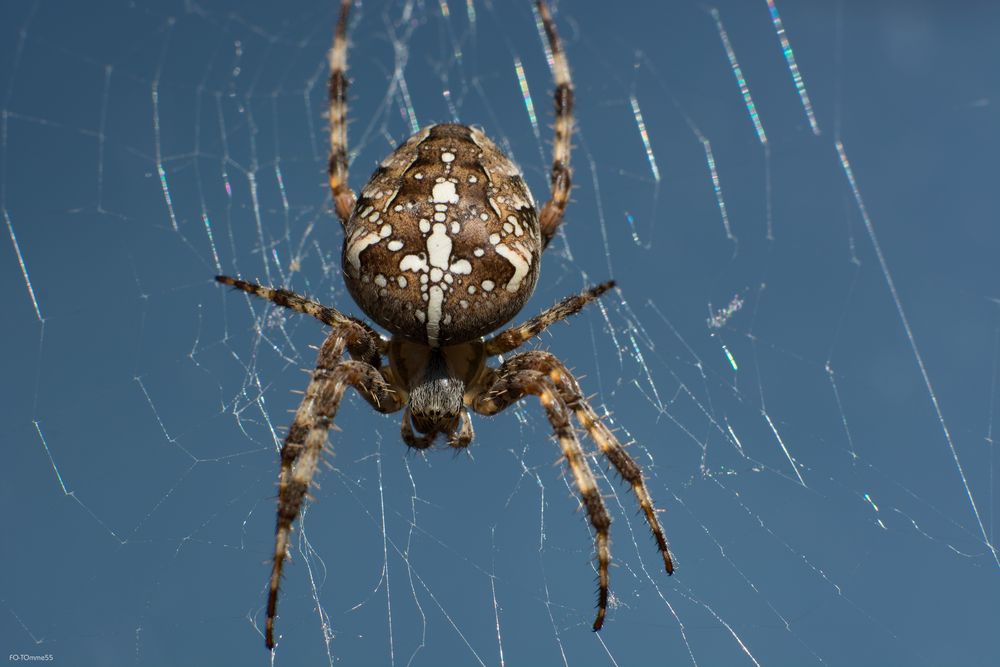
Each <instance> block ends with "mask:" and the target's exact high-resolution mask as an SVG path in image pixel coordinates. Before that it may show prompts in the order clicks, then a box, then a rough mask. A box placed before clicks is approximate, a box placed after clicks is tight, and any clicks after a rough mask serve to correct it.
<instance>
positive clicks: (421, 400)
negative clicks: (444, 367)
mask: <svg viewBox="0 0 1000 667" xmlns="http://www.w3.org/2000/svg"><path fill="white" fill-rule="evenodd" d="M464 393H465V383H464V382H462V381H461V380H459V379H458V378H454V377H448V376H447V375H438V376H432V377H426V378H425V379H424V381H423V382H421V383H420V384H418V385H417V386H416V387H414V388H413V390H412V391H411V392H410V415H411V417H412V419H413V426H414V427H415V428H416V429H417V430H418V431H420V432H421V433H449V432H451V431H452V430H454V428H455V424H456V423H457V422H458V416H459V413H460V412H461V411H462V395H463V394H464Z"/></svg>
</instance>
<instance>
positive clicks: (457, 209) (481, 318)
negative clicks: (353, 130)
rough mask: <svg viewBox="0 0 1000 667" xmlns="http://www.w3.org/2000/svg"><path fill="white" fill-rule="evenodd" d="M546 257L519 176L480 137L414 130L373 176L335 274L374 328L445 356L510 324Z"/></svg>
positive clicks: (469, 131)
mask: <svg viewBox="0 0 1000 667" xmlns="http://www.w3.org/2000/svg"><path fill="white" fill-rule="evenodd" d="M541 252H542V245H541V235H540V233H539V226H538V214H537V212H536V211H535V203H534V200H533V198H532V196H531V192H530V191H529V190H528V186H527V184H526V183H525V182H524V178H523V177H522V176H521V173H520V170H519V169H518V168H517V167H516V166H515V165H514V163H513V162H511V160H510V159H509V158H508V157H507V156H506V155H504V154H503V152H501V151H500V149H499V148H498V147H497V146H496V144H494V143H493V142H492V141H490V140H489V139H488V138H487V137H486V136H485V135H484V134H483V133H482V132H480V131H479V130H476V129H473V128H469V127H466V126H464V125H453V124H445V125H432V126H430V127H426V128H424V129H422V130H420V131H419V132H417V133H416V134H414V135H413V136H412V137H410V138H409V139H407V140H406V141H405V142H404V143H403V144H402V145H401V146H400V147H399V148H397V149H396V150H395V151H393V153H392V154H391V155H389V157H388V158H386V159H385V160H384V161H383V162H382V164H381V165H380V166H379V168H378V169H376V170H375V173H374V174H373V175H372V177H371V179H370V180H369V181H368V184H367V185H366V186H365V187H364V189H363V190H362V192H361V196H360V197H359V198H358V201H357V204H356V206H355V208H354V212H353V213H352V214H351V218H350V220H349V221H348V223H347V227H346V230H345V237H344V249H343V257H342V264H343V268H344V275H345V282H346V283H347V288H348V290H349V291H350V293H351V296H353V297H354V300H355V301H356V302H357V303H358V305H359V306H360V307H361V309H362V310H363V311H364V312H365V313H366V314H367V315H368V316H369V317H371V318H372V319H374V320H375V321H376V322H378V323H379V324H380V325H382V326H383V327H385V328H386V329H388V330H389V331H391V332H392V333H393V334H396V335H399V336H402V337H404V338H407V339H409V340H412V341H415V342H420V343H424V344H427V345H430V346H431V347H440V346H444V345H454V344H457V343H462V342H465V341H469V340H474V339H476V338H479V337H481V336H483V335H485V334H487V333H489V332H491V331H493V330H495V329H496V328H497V327H499V326H501V325H502V324H504V323H505V322H507V321H509V320H510V319H511V318H512V317H514V315H516V314H517V312H518V311H519V310H521V308H522V307H523V306H524V304H525V302H527V300H528V298H529V297H530V296H531V293H532V291H533V290H534V288H535V283H536V282H537V280H538V268H539V258H540V256H541Z"/></svg>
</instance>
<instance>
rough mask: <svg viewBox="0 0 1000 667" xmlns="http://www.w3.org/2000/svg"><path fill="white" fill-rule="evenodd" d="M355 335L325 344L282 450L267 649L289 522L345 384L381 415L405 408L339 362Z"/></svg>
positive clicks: (334, 335)
mask: <svg viewBox="0 0 1000 667" xmlns="http://www.w3.org/2000/svg"><path fill="white" fill-rule="evenodd" d="M348 324H351V323H348ZM356 335H357V331H356V330H354V329H352V328H351V327H350V326H343V325H338V326H335V327H334V330H333V331H332V332H331V333H330V335H329V336H327V339H326V340H325V341H324V342H323V345H322V346H321V347H320V351H319V356H318V358H317V360H316V370H314V371H313V373H312V378H311V380H310V381H309V386H308V387H307V388H306V392H305V395H304V396H303V397H302V402H301V403H300V404H299V407H298V410H296V412H295V419H294V421H292V425H291V426H290V427H289V429H288V435H287V436H286V437H285V442H284V445H283V446H282V448H281V473H280V474H279V476H278V516H277V526H276V529H275V536H274V563H273V565H272V568H271V581H270V590H269V592H268V596H267V623H266V628H265V637H264V638H265V643H266V644H267V647H268V648H269V649H273V648H274V618H275V615H276V613H277V606H278V588H279V586H280V584H281V570H282V566H283V565H284V562H285V557H286V554H287V551H288V541H289V537H290V535H291V531H292V523H293V522H294V521H295V519H296V518H297V517H298V516H299V512H300V511H301V509H302V503H303V501H304V500H305V497H306V494H307V493H308V491H309V485H310V484H311V483H312V480H313V476H314V475H315V474H316V467H317V465H318V463H319V460H320V455H321V453H322V451H323V448H324V446H325V445H326V442H327V431H328V430H329V429H330V427H331V426H332V425H333V419H334V416H335V415H336V414H337V408H338V407H339V406H340V400H341V398H342V397H343V395H344V391H345V390H346V389H347V387H348V386H353V387H354V388H355V389H357V391H358V393H360V394H361V395H362V396H363V397H364V399H365V400H366V401H368V403H369V404H371V406H372V407H373V408H375V409H376V410H378V411H379V412H395V411H396V410H399V409H400V408H401V407H403V406H402V401H401V399H400V395H399V394H398V393H397V392H396V391H395V390H394V389H393V388H392V387H391V386H390V385H389V384H387V383H386V381H385V379H384V378H383V377H382V375H381V374H380V373H379V372H378V370H377V369H376V368H375V367H373V366H370V365H369V364H366V363H364V362H362V361H355V360H347V361H341V357H342V356H343V353H344V349H345V348H346V347H348V346H349V345H350V344H351V340H352V338H355V337H356Z"/></svg>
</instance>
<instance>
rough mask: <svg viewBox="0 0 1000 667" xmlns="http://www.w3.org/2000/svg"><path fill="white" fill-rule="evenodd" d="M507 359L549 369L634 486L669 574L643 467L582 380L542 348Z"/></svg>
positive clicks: (603, 450)
mask: <svg viewBox="0 0 1000 667" xmlns="http://www.w3.org/2000/svg"><path fill="white" fill-rule="evenodd" d="M507 363H508V364H510V366H511V367H512V368H516V369H519V370H521V369H531V370H534V371H537V372H540V373H545V374H546V375H547V376H548V377H549V378H550V379H551V380H552V382H554V383H555V385H556V386H557V387H559V389H560V394H561V396H562V398H563V400H564V401H565V402H566V405H567V406H568V407H569V408H570V409H571V410H573V412H574V414H575V415H576V419H577V421H578V422H580V424H581V425H582V426H583V427H584V428H585V429H587V433H588V434H589V435H590V437H591V439H593V441H594V442H595V443H597V446H598V447H599V448H600V450H601V453H603V454H604V456H605V457H606V458H607V459H608V460H609V461H610V462H611V465H613V466H614V467H615V470H617V471H618V474H620V475H621V476H622V479H624V480H625V481H626V482H627V483H628V484H629V486H631V487H632V492H633V493H634V494H635V497H636V500H638V501H639V506H640V507H641V508H642V512H643V514H644V515H645V517H646V523H647V524H649V530H650V532H651V533H652V534H653V539H655V540H656V546H657V548H658V549H659V551H660V555H661V556H662V557H663V567H664V569H665V570H666V571H667V574H673V573H674V562H673V558H672V557H671V555H670V546H669V545H668V544H667V538H666V536H665V534H664V532H663V527H662V526H661V525H660V520H659V518H658V517H657V510H656V507H655V506H654V505H653V499H652V497H651V496H650V494H649V489H648V488H647V487H646V482H645V480H644V479H643V476H642V468H640V467H639V464H638V463H636V462H635V459H633V458H632V457H631V456H630V455H629V453H628V451H626V449H625V447H624V446H622V444H621V442H620V441H619V440H618V438H616V437H615V434H614V433H612V431H611V429H609V428H608V426H607V424H605V423H604V420H603V419H601V418H600V417H599V416H598V415H597V413H596V412H595V411H594V408H593V407H592V406H591V405H590V403H589V402H588V401H587V399H585V398H584V396H583V392H582V391H581V390H580V385H579V383H577V381H576V378H575V377H573V374H572V373H570V371H569V369H568V368H566V365H565V364H563V363H562V362H561V361H560V360H559V359H558V358H556V356H555V355H553V354H550V353H548V352H543V351H541V350H535V351H531V352H524V353H522V354H519V355H517V356H515V357H511V359H510V360H509V361H508V362H507Z"/></svg>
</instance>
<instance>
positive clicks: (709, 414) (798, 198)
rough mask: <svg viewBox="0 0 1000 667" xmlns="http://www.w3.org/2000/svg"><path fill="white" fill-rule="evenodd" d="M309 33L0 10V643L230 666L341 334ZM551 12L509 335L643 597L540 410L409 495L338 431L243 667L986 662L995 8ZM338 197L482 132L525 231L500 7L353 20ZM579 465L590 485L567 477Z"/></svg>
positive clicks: (397, 470) (319, 51)
mask: <svg viewBox="0 0 1000 667" xmlns="http://www.w3.org/2000/svg"><path fill="white" fill-rule="evenodd" d="M335 4H336V3H334V2H290V3H289V2H286V3H279V4H278V5H275V4H274V3H236V2H224V1H219V2H215V1H212V2H166V3H163V2H161V3H153V4H146V3H129V2H123V1H121V0H109V1H107V2H103V3H68V2H62V3H41V2H33V3H7V4H5V5H4V7H3V9H2V10H0V11H2V15H3V20H2V21H0V25H2V26H3V27H2V28H0V30H2V34H3V39H2V40H0V43H2V44H3V45H4V46H3V47H2V48H3V57H2V59H0V95H2V102H0V114H2V115H0V213H2V217H3V225H4V230H5V232H6V234H7V236H8V237H9V241H10V243H8V244H5V245H4V249H3V250H2V251H0V252H2V253H3V260H2V264H3V267H4V271H3V279H4V287H5V294H6V303H7V307H6V312H7V317H6V325H5V327H4V331H5V333H4V338H3V340H4V350H3V359H4V363H3V373H2V376H3V378H4V381H3V400H2V401H0V411H2V414H3V417H4V418H3V423H4V424H6V430H5V438H4V441H5V442H6V443H7V446H6V448H5V451H6V452H7V453H8V455H12V456H13V460H10V459H8V462H7V464H6V465H5V466H4V467H3V473H2V485H0V489H2V494H3V499H4V501H5V506H6V507H7V508H8V514H9V516H10V520H11V522H12V526H11V527H10V528H9V530H8V541H7V547H6V548H5V549H4V552H5V553H4V569H5V572H6V573H7V576H6V577H5V578H4V584H3V586H2V593H0V602H2V606H3V612H4V613H3V617H2V620H0V632H2V634H0V637H2V638H3V647H4V648H6V649H8V650H9V652H10V653H11V654H18V655H33V656H43V655H46V654H48V655H52V656H53V657H54V659H55V660H59V661H64V662H66V663H68V664H79V665H89V664H142V665H147V664H148V665H162V664H175V663H183V664H190V663H191V662H192V661H193V662H195V663H199V664H253V663H252V662H251V661H256V662H258V663H263V662H265V661H267V660H268V659H269V657H268V655H267V653H266V652H265V650H264V648H263V638H262V637H261V635H260V633H261V632H262V628H263V616H264V612H263V604H264V600H265V587H266V579H267V574H268V564H267V561H268V558H269V555H270V551H271V549H272V540H273V521H274V488H275V487H274V482H275V476H276V472H277V456H276V452H277V449H278V447H279V446H280V441H281V437H282V435H283V429H284V427H285V426H287V424H288V423H289V420H290V415H289V414H288V413H287V411H288V410H289V409H291V408H293V407H294V406H295V404H296V403H297V400H298V397H297V396H296V395H293V394H291V393H290V392H291V391H294V390H301V389H303V388H304V386H305V382H306V377H305V375H303V374H302V373H301V372H300V369H302V368H308V367H310V366H311V365H312V363H313V359H314V354H315V352H314V351H313V350H312V349H311V346H315V345H318V344H319V343H320V342H321V341H322V338H323V334H324V332H323V330H322V329H321V328H320V327H319V326H318V325H317V324H316V323H315V322H314V321H311V320H309V319H307V318H304V317H298V316H294V315H289V314H287V313H284V312H281V311H279V310H275V309H273V308H269V307H267V306H266V304H263V303H260V302H251V301H248V300H247V299H245V298H243V297H242V296H241V295H238V294H234V293H229V292H226V291H225V290H222V289H220V288H219V287H218V286H217V285H215V284H214V283H213V282H212V281H211V276H212V275H214V274H216V273H223V272H224V273H229V274H240V275H242V276H243V277H246V278H248V279H252V280H259V281H261V282H264V283H267V284H272V285H282V286H287V287H289V288H291V289H295V290H297V291H300V292H304V293H307V294H310V295H312V296H315V297H316V298H318V299H320V300H322V301H324V302H329V303H332V304H336V305H338V306H340V307H341V308H343V309H345V310H347V311H348V312H355V313H356V312H357V310H356V308H354V306H353V304H352V303H351V302H350V299H349V297H348V296H347V293H346V291H345V289H344V286H343V283H342V281H341V279H340V276H339V273H340V267H339V252H340V244H341V241H342V236H341V231H340V228H339V225H338V224H337V223H336V220H335V218H334V217H333V216H332V214H331V213H330V211H329V197H328V193H327V190H326V187H325V174H324V167H325V161H326V135H325V121H324V120H323V118H322V114H323V111H324V108H325V77H326V71H327V70H326V64H325V58H324V54H325V51H326V49H327V48H328V45H329V40H330V35H331V31H332V26H333V23H334V20H335V10H336V8H335V6H334V5H335ZM653 5H654V3H641V4H640V3H635V2H633V3H629V4H626V5H625V6H623V7H619V6H618V5H608V4H606V3H582V2H577V3H571V2H561V3H559V5H558V6H557V7H556V10H557V11H556V20H557V22H558V26H559V29H560V31H561V32H562V36H563V39H564V41H565V42H566V46H567V50H568V54H569V57H570V63H571V66H572V67H573V71H574V79H575V83H576V88H577V94H578V104H577V118H578V124H579V129H580V131H579V134H578V135H577V138H576V150H575V152H574V165H575V181H576V184H577V187H576V188H575V189H574V192H573V195H574V200H573V202H572V204H571V206H570V209H569V213H568V220H567V223H566V225H565V227H564V230H563V231H564V233H562V234H560V236H559V237H558V238H557V239H556V240H555V241H554V243H553V247H552V249H550V251H549V252H548V253H547V255H546V258H545V263H544V268H543V277H542V280H541V282H540V285H539V288H538V290H537V292H536V294H535V296H534V297H533V299H532V301H531V302H530V303H529V305H528V306H527V307H526V309H525V311H524V312H523V313H522V315H523V316H528V315H530V314H533V313H535V312H537V311H538V310H540V309H541V308H543V307H545V306H547V305H549V304H550V303H551V302H553V301H554V300H556V299H557V298H560V297H562V296H565V295H567V294H570V293H574V292H576V291H579V290H580V289H581V288H582V287H584V286H586V285H589V284H593V283H595V282H598V281H601V280H604V279H606V278H608V277H614V278H615V279H616V280H618V283H619V286H620V290H618V291H616V292H615V293H614V294H613V295H611V296H610V298H605V299H604V300H603V301H602V302H601V304H600V305H599V306H598V307H592V308H590V310H589V311H588V312H585V313H583V314H581V315H579V316H577V317H576V318H574V319H573V321H572V322H571V323H570V324H569V328H567V327H566V326H559V327H557V328H556V329H555V330H554V331H553V332H552V333H551V335H547V336H545V337H544V338H543V339H542V340H541V341H539V342H538V343H537V344H538V345H540V346H542V347H545V348H547V349H551V350H552V351H553V352H555V353H556V354H558V355H559V356H560V357H561V358H563V359H565V360H566V362H567V363H568V364H569V365H570V366H571V367H573V368H575V370H576V371H577V373H578V374H579V375H580V376H582V384H583V386H584V388H585V389H586V390H587V391H590V392H593V393H594V401H595V403H597V404H598V405H600V406H602V407H601V410H602V411H603V410H604V409H605V408H606V409H607V411H608V412H609V413H610V414H611V417H610V420H611V421H612V423H613V425H614V426H615V428H617V429H618V430H619V433H620V435H621V437H622V438H623V440H628V441H633V440H634V443H635V444H633V445H631V452H632V454H633V455H634V456H635V457H636V458H637V459H638V460H639V462H640V464H641V465H642V466H643V468H644V470H645V472H646V475H647V479H648V481H649V484H650V488H651V491H652V494H653V497H654V499H655V500H656V502H657V504H658V506H659V507H661V508H663V509H665V510H666V512H665V513H664V514H663V521H664V526H665V529H666V531H667V534H668V537H669V539H670V540H671V544H672V547H673V549H674V551H675V554H676V561H677V573H676V574H675V575H674V576H673V577H667V576H666V575H665V574H664V573H663V572H662V571H661V569H660V568H661V567H662V566H661V565H660V564H659V557H658V555H657V553H656V550H655V545H654V544H653V543H652V541H651V540H650V539H649V537H648V534H647V530H646V527H645V525H644V522H643V520H642V517H641V515H639V514H637V513H636V504H635V502H634V499H633V497H632V495H631V493H630V492H629V491H628V489H627V488H625V487H623V486H622V485H621V484H620V483H619V481H618V480H617V478H616V477H615V475H614V474H612V473H609V472H608V471H607V466H606V465H605V463H604V462H603V461H602V460H600V459H599V458H596V457H595V459H594V461H593V463H594V465H595V468H596V469H598V470H599V471H600V472H599V481H600V484H601V487H602V492H603V493H604V494H605V497H606V499H607V502H608V505H609V508H610V510H611V512H612V515H613V519H614V525H613V527H612V555H613V558H614V565H615V567H614V568H613V569H612V572H611V575H612V592H613V599H612V605H611V609H610V612H609V617H608V622H607V624H606V625H605V629H604V631H603V632H602V633H600V634H594V633H592V632H590V630H589V626H590V623H591V622H592V618H593V609H592V605H593V601H594V595H593V589H594V585H595V570H594V567H593V562H592V549H593V547H592V536H591V535H589V534H588V528H587V523H586V521H585V518H584V515H583V513H582V512H580V511H578V502H577V500H576V497H575V494H574V492H573V488H572V485H571V483H570V481H569V479H568V478H567V477H566V476H565V475H564V474H563V473H562V468H561V467H560V465H558V461H557V456H558V448H557V447H556V446H555V445H554V443H553V442H551V439H550V434H549V430H548V426H547V424H546V421H545V419H544V418H543V417H542V415H541V412H540V410H539V409H538V407H537V405H536V404H535V403H534V402H526V403H525V404H524V405H523V406H521V407H519V408H517V409H513V410H510V411H508V412H507V413H504V414H503V415H501V416H499V417H497V418H495V419H491V420H486V419H477V420H476V421H475V426H476V430H477V439H476V442H475V443H474V444H473V447H472V448H471V450H470V451H469V452H468V454H462V455H458V456H456V455H453V454H452V453H450V452H442V451H432V452H430V453H428V454H427V455H420V454H414V453H412V452H410V451H407V449H406V448H405V447H404V446H403V445H402V444H401V442H400V440H399V436H398V415H397V416H392V417H389V418H383V417H381V416H377V415H375V414H373V413H372V411H371V410H370V409H369V408H368V407H367V406H366V405H365V404H364V403H363V401H360V400H358V399H357V397H355V396H352V395H350V394H349V395H348V398H347V399H345V401H344V405H343V406H342V409H341V411H340V414H339V416H338V418H337V425H338V427H339V429H340V430H338V431H336V432H334V433H332V436H331V442H332V448H333V451H334V453H333V454H332V455H331V456H329V457H328V458H327V462H328V463H329V466H328V468H327V469H325V470H324V471H323V472H322V473H321V476H320V480H319V481H320V484H321V487H320V488H319V489H318V490H317V491H316V494H315V495H316V498H317V502H315V503H314V504H312V505H311V506H310V507H309V508H308V510H307V511H306V512H305V514H304V515H303V517H302V520H301V524H300V525H301V530H298V531H297V532H296V533H295V541H294V545H293V557H292V561H291V564H290V566H289V567H288V576H287V578H286V580H285V584H284V589H283V594H282V598H281V604H280V616H279V619H278V631H279V634H280V635H281V639H280V642H279V646H278V649H277V651H276V652H275V654H274V657H273V662H274V663H275V664H324V663H329V664H333V663H335V662H339V663H343V664H358V663H365V664H392V665H429V664H491V665H496V664H500V665H507V664H509V665H518V664H566V665H591V664H593V665H633V664H654V663H656V664H661V663H662V664H691V665H715V664H734V665H735V664H752V665H782V664H821V665H849V664H930V665H933V664H944V663H947V664H964V665H986V664H995V661H996V660H997V659H998V656H1000V646H998V644H997V641H996V633H995V629H996V627H997V624H998V622H1000V605H998V602H997V601H998V600H1000V586H998V583H1000V576H998V574H1000V559H998V552H997V548H996V539H995V517H996V514H997V511H998V509H1000V500H998V498H997V496H996V493H995V491H996V482H995V476H996V473H997V469H998V463H997V456H996V453H995V443H994V436H993V433H994V428H995V426H994V424H995V420H996V418H997V414H998V402H1000V399H998V397H997V385H998V373H1000V317H998V310H997V304H998V303H1000V295H998V294H997V288H996V285H997V271H996V266H997V263H996V260H995V255H996V248H997V243H998V241H1000V237H998V234H997V232H996V226H995V225H993V224H992V223H991V222H990V221H992V220H993V219H994V218H995V217H996V215H997V211H998V208H1000V202H998V201H997V197H996V195H995V190H996V189H995V187H992V181H991V179H992V175H993V174H992V171H990V169H991V163H990V162H989V161H988V157H987V156H988V154H989V153H991V152H995V151H996V149H997V148H998V143H997V140H998V136H997V126H996V122H995V115H994V114H993V105H994V102H995V100H994V96H995V95H996V94H997V90H996V83H995V79H994V78H993V77H992V75H993V68H992V64H991V63H992V51H991V50H990V49H989V48H988V46H987V45H992V44H993V43H994V42H993V41H992V40H993V36H994V35H995V34H996V31H997V29H998V27H1000V25H998V18H1000V17H998V16H997V10H996V9H995V8H990V7H987V6H986V5H985V4H971V3H970V4H967V5H962V9H961V10H959V11H956V12H954V13H952V14H948V13H946V12H945V11H944V10H943V9H941V8H939V7H937V6H936V3H931V2H909V3H890V2H885V3H864V4H860V3H845V2H840V3H820V2H807V3H791V2H787V1H786V2H780V3H778V4H776V3H775V2H772V1H771V0H759V1H757V2H737V1H736V0H730V1H726V2H719V3H718V4H717V5H716V6H715V7H714V8H712V7H706V6H704V5H701V4H699V3H697V2H680V3H669V4H668V3H655V7H654V6H653ZM351 39H352V47H351V52H350V56H349V59H350V64H351V76H352V78H353V80H354V83H353V86H352V88H351V110H350V117H351V118H352V119H353V123H352V125H351V128H350V142H351V150H352V158H353V162H352V175H351V184H352V186H353V187H355V188H359V187H360V186H361V185H362V184H363V182H364V180H365V179H366V177H367V176H368V174H369V173H370V171H371V169H372V167H373V165H374V164H375V163H376V162H377V161H378V160H379V159H380V158H381V157H383V156H384V155H385V154H386V153H388V152H389V151H390V150H391V149H392V148H393V147H394V146H395V145H396V144H397V143H398V142H399V141H400V140H402V139H403V138H405V137H406V136H407V135H409V134H410V133H411V132H412V131H413V130H415V129H416V128H417V127H418V126H420V125H423V124H427V123H431V122H441V121H461V122H465V123H475V124H478V125H481V126H483V127H484V128H485V129H486V130H487V132H488V133H489V134H490V135H491V136H493V137H494V138H495V139H496V140H497V141H498V142H499V144H500V145H501V146H502V147H503V148H504V149H505V150H507V151H508V152H509V153H510V154H511V155H512V156H513V157H514V158H515V159H516V160H517V161H518V162H519V163H520V164H521V165H522V167H523V168H524V170H525V174H526V178H527V179H528V182H529V184H530V185H531V186H532V188H533V190H534V192H535V194H536V197H538V198H544V197H545V193H546V183H547V169H548V164H549V155H550V146H549V143H548V142H549V137H550V129H549V124H550V122H551V78H550V75H549V70H548V66H547V63H546V59H545V52H544V47H543V40H542V39H541V36H540V34H539V30H538V25H537V17H535V16H534V15H533V13H532V11H531V7H530V3H527V2H518V3H495V2H489V1H488V0H467V2H461V1H459V0H440V1H439V2H416V1H414V2H394V3H385V4H383V3H379V2H374V1H369V2H365V3H364V4H363V5H362V6H360V7H356V8H355V12H354V14H353V18H352V27H351ZM587 446H588V447H591V445H589V444H588V445H587Z"/></svg>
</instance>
